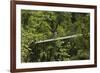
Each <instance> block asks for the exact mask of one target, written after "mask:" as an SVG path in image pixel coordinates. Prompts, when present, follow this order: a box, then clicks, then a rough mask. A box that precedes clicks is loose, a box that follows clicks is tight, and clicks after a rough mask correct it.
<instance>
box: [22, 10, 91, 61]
mask: <svg viewBox="0 0 100 73" xmlns="http://www.w3.org/2000/svg"><path fill="white" fill-rule="evenodd" d="M89 27H90V14H89V13H74V12H54V11H33V10H21V61H22V62H45V61H68V60H86V59H89V58H90V53H89V52H90V51H89V50H90V49H89V48H90V34H89V33H90V28H89ZM77 34H82V35H81V36H77V37H73V38H68V39H60V40H54V41H50V42H42V43H36V42H38V41H44V40H48V39H56V38H59V37H67V36H71V35H72V36H73V35H77Z"/></svg>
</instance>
